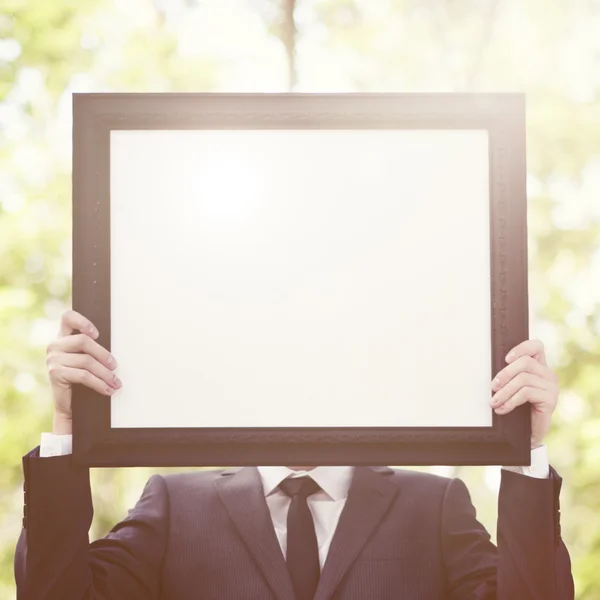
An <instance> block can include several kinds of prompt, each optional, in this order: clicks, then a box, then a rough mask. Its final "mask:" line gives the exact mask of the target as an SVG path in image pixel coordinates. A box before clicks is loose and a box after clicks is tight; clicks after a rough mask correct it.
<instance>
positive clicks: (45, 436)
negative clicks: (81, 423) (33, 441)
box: [40, 433, 73, 458]
mask: <svg viewBox="0 0 600 600" xmlns="http://www.w3.org/2000/svg"><path fill="white" fill-rule="evenodd" d="M72 453H73V436H72V435H71V434H67V435H58V434H56V433H42V441H41V442H40V457H42V458H47V457H49V456H64V455H65V454H72Z"/></svg>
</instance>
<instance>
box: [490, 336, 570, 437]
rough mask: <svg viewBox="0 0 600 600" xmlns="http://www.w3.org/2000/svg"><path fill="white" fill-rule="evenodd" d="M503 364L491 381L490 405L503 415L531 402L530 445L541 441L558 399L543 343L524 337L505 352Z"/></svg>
mask: <svg viewBox="0 0 600 600" xmlns="http://www.w3.org/2000/svg"><path fill="white" fill-rule="evenodd" d="M506 362H507V363H508V366H507V367H504V369H502V371H500V372H499V373H498V374H497V375H496V377H495V378H494V381H493V382H492V390H493V391H494V392H495V394H494V395H493V396H492V399H491V401H490V406H491V407H492V408H493V409H494V412H496V414H498V415H506V414H508V413H509V412H511V411H512V410H514V409H515V408H516V407H517V406H520V405H521V404H525V403H526V402H529V403H530V404H531V447H532V448H537V447H538V446H540V445H541V444H542V443H543V440H544V437H545V436H546V434H547V433H548V429H550V421H551V419H552V413H553V412H554V409H555V408H556V404H557V403H558V377H557V376H556V374H555V373H554V372H553V371H551V370H550V369H549V368H548V365H547V364H546V354H545V352H544V344H542V342H540V341H539V340H527V341H525V342H523V343H521V344H519V345H518V346H516V347H515V348H513V349H512V350H511V351H510V352H509V353H508V355H507V356H506Z"/></svg>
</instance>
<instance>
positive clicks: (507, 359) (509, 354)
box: [506, 351, 515, 362]
mask: <svg viewBox="0 0 600 600" xmlns="http://www.w3.org/2000/svg"><path fill="white" fill-rule="evenodd" d="M514 357H515V353H514V352H512V351H511V352H509V353H508V354H507V355H506V362H510V361H511V360H512V359H513V358H514Z"/></svg>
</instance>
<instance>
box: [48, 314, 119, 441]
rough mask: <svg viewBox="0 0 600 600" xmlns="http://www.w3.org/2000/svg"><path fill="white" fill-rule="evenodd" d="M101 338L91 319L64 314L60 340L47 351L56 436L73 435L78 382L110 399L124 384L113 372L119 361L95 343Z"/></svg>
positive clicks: (56, 340) (58, 338) (59, 334)
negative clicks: (74, 390) (73, 405)
mask: <svg viewBox="0 0 600 600" xmlns="http://www.w3.org/2000/svg"><path fill="white" fill-rule="evenodd" d="M77 332H79V333H77ZM98 335H99V334H98V330H97V329H96V327H94V325H93V323H92V322H91V321H89V319H86V318H85V317H84V316H83V315H81V314H79V313H78V312H75V311H74V310H68V311H66V312H64V313H63V315H62V318H61V321H60V330H59V333H58V337H57V338H56V339H55V340H54V341H53V342H51V343H50V344H49V345H48V348H47V349H46V365H47V367H48V374H49V376H50V383H51V385H52V395H53V398H54V425H53V433H56V434H70V433H72V430H73V428H72V413H71V390H72V387H73V384H74V383H79V384H82V385H85V386H87V387H89V388H92V389H93V390H95V391H97V392H99V393H100V394H104V395H106V396H110V395H111V394H113V393H114V392H115V391H116V390H118V389H119V388H120V387H121V385H122V384H121V381H120V380H119V378H118V377H117V376H116V375H115V373H113V370H114V369H115V368H116V366H117V362H116V361H115V359H114V358H113V356H112V355H111V354H110V352H109V351H108V350H106V348H103V347H102V346H100V344H98V343H97V342H95V341H94V340H95V339H96V338H97V337H98Z"/></svg>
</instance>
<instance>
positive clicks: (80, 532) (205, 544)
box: [15, 311, 574, 600]
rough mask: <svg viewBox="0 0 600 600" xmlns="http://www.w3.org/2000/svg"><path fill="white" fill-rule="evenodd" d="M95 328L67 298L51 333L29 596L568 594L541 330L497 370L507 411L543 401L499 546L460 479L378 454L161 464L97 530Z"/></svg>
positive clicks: (26, 558) (515, 478) (101, 355)
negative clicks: (268, 463) (78, 462)
mask: <svg viewBox="0 0 600 600" xmlns="http://www.w3.org/2000/svg"><path fill="white" fill-rule="evenodd" d="M74 332H80V333H76V334H74ZM97 337H98V331H97V330H96V328H95V327H94V325H93V324H92V323H91V322H90V321H89V320H88V319H86V318H85V317H83V316H82V315H80V314H78V313H76V312H73V311H68V312H67V313H65V314H64V315H63V318H62V321H61V329H60V333H59V336H58V338H57V339H56V340H55V341H54V342H53V343H52V344H50V346H49V347H48V358H47V365H48V370H49V373H50V380H51V383H52V390H53V396H54V405H55V412H54V428H53V433H52V434H44V435H43V436H42V444H41V447H40V448H37V449H36V450H34V451H33V452H31V453H29V454H28V455H27V456H26V457H25V458H24V460H23V465H24V473H25V486H24V489H25V497H26V500H25V516H24V519H23V524H24V528H23V531H22V534H21V537H20V539H19V543H18V546H17V552H16V556H15V575H16V580H17V588H18V598H19V599H20V600H84V599H86V600H142V599H144V600H150V599H152V600H159V599H161V600H188V599H189V600H191V599H198V600H204V599H206V600H209V599H211V600H230V599H231V600H251V599H252V600H294V599H295V600H309V599H310V600H312V599H313V598H314V599H315V600H392V599H394V600H572V599H573V597H574V592H573V581H572V577H571V566H570V561H569V556H568V553H567V550H566V548H565V546H564V544H563V542H562V540H561V536H560V522H559V502H558V498H559V491H560V487H561V479H560V477H559V476H558V474H557V473H556V472H555V471H554V470H553V469H551V468H550V467H549V465H548V459H547V454H546V448H545V446H543V444H542V441H543V438H544V436H545V434H546V432H547V431H548V428H549V425H550V419H551V415H552V412H553V410H554V408H555V406H556V403H557V398H558V386H557V380H556V376H555V375H554V374H553V373H552V372H551V371H550V370H549V369H548V367H547V366H546V361H545V357H544V349H543V346H542V344H541V343H540V342H537V341H533V340H530V341H526V342H524V343H522V344H520V345H519V346H517V347H516V348H515V349H514V350H513V351H512V352H511V353H509V355H508V357H507V366H506V367H505V368H504V369H503V370H502V372H501V373H499V374H498V376H497V378H496V379H495V380H494V382H492V390H493V391H494V392H495V393H494V395H493V397H492V399H491V401H490V402H491V404H492V406H493V407H494V410H495V411H496V412H497V413H499V414H506V413H508V412H510V411H511V410H513V409H514V408H515V407H516V406H518V405H520V404H523V403H526V402H529V403H530V404H531V410H532V465H531V467H522V468H512V469H511V470H508V469H503V471H502V484H501V489H500V497H499V516H498V547H497V548H496V547H495V546H494V545H493V544H492V543H491V542H490V537H489V535H488V533H487V532H486V531H485V529H484V528H483V526H482V525H481V524H480V523H479V522H478V521H477V520H476V516H475V509H474V508H473V506H472V504H471V500H470V497H469V493H468V491H467V488H466V487H465V485H464V484H463V483H462V482H461V481H460V480H459V479H447V478H442V477H437V476H434V475H429V474H424V473H417V472H411V471H402V470H392V469H388V468H370V467H356V468H352V467H316V468H314V469H313V468H310V467H291V468H288V467H258V468H253V467H246V468H243V469H234V470H228V471H200V472H197V473H182V474H176V475H168V476H164V477H163V476H159V475H155V476H153V477H152V478H151V479H150V480H149V481H148V483H147V484H146V487H145V489H144V492H143V494H142V496H141V498H140V500H139V501H138V503H137V505H136V506H135V508H133V509H132V510H131V511H130V512H129V516H128V517H127V518H125V519H124V520H123V521H122V522H121V523H119V524H118V525H116V526H115V527H114V528H113V529H112V531H111V532H110V533H109V534H108V535H107V536H106V537H105V538H103V539H100V540H97V541H95V542H93V543H92V544H89V541H88V531H89V527H90V524H91V520H92V512H93V508H92V500H91V492H90V483H89V472H88V469H86V468H82V467H79V466H74V465H72V464H71V461H70V460H69V456H68V454H69V453H70V442H71V436H70V434H71V386H72V384H73V383H78V384H84V385H87V386H89V387H91V388H93V389H95V390H96V391H98V392H100V393H103V394H107V395H110V394H111V393H112V392H113V391H114V390H115V389H118V388H119V387H120V386H121V382H120V381H119V380H118V379H117V378H116V375H115V374H114V369H115V367H116V362H115V360H114V358H113V357H112V356H111V355H110V353H109V352H108V351H107V350H106V349H104V348H102V347H101V346H100V345H99V344H97V343H96V342H95V341H94V340H95V339H96V338H97Z"/></svg>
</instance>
